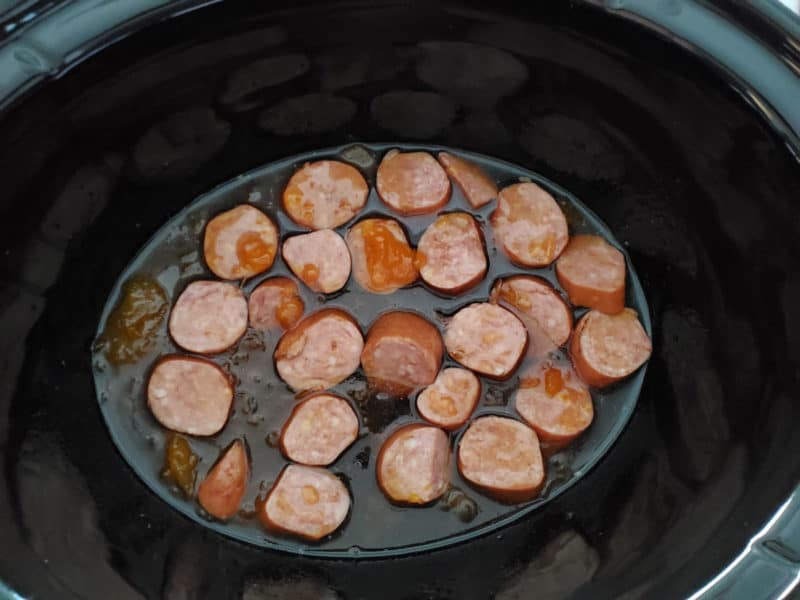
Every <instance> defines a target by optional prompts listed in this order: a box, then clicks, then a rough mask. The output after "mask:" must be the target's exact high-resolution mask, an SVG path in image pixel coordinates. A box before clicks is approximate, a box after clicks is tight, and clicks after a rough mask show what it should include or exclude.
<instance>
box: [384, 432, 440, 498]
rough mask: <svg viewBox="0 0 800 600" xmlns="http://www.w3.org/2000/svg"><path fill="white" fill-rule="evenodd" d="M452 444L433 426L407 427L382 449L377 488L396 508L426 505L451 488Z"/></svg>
mask: <svg viewBox="0 0 800 600" xmlns="http://www.w3.org/2000/svg"><path fill="white" fill-rule="evenodd" d="M449 464H450V443H449V441H448V439H447V434H446V433H445V432H444V431H442V430H441V429H439V428H438V427H431V426H430V425H420V424H413V425H407V426H405V427H402V428H400V429H398V430H397V431H395V432H394V433H393V434H392V435H390V436H389V438H388V439H387V440H386V441H385V442H384V443H383V446H381V451H380V453H379V454H378V461H377V464H376V466H375V471H376V475H377V478H378V485H379V486H380V488H381V491H382V492H383V493H384V495H386V497H387V498H388V499H389V500H390V501H391V502H394V503H396V504H406V505H415V504H427V503H429V502H433V501H434V500H436V499H437V498H438V497H439V496H441V495H442V494H444V492H445V490H447V486H448V485H449V476H448V470H449V469H448V467H449Z"/></svg>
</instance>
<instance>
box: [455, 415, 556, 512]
mask: <svg viewBox="0 0 800 600" xmlns="http://www.w3.org/2000/svg"><path fill="white" fill-rule="evenodd" d="M458 469H459V471H461V475H462V476H463V477H464V479H466V480H467V482H468V483H470V484H471V485H473V486H474V487H476V488H477V489H479V490H481V491H482V492H484V493H486V494H488V495H489V496H492V497H493V498H495V499H497V500H500V501H501V502H524V501H526V500H531V499H532V498H535V497H536V496H537V495H538V494H539V491H540V490H541V488H542V484H543V483H544V463H543V461H542V452H541V450H540V449H539V440H538V438H537V437H536V432H534V431H533V429H531V428H530V427H528V426H527V425H523V424H522V423H520V422H519V421H515V420H514V419H509V418H507V417H495V416H488V417H481V418H479V419H476V420H475V421H473V422H472V424H471V425H470V426H469V428H468V429H467V430H466V431H465V432H464V435H463V436H462V437H461V442H460V443H459V445H458Z"/></svg>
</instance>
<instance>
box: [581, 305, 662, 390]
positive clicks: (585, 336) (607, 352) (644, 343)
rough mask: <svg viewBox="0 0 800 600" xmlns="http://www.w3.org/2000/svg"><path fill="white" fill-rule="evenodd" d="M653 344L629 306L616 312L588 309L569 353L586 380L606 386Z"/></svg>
mask: <svg viewBox="0 0 800 600" xmlns="http://www.w3.org/2000/svg"><path fill="white" fill-rule="evenodd" d="M652 351H653V346H652V344H651V342H650V338H649V337H647V333H646V332H645V330H644V327H642V324H641V323H640V322H639V315H637V314H636V311H635V310H633V309H631V308H626V309H624V310H623V311H622V312H621V313H619V314H616V315H607V314H605V313H602V312H600V311H597V310H590V311H589V312H588V313H586V314H585V315H584V316H583V317H581V319H580V320H579V321H578V324H577V325H576V326H575V334H574V335H573V336H572V341H571V342H570V347H569V353H570V356H571V358H572V363H573V364H574V365H575V370H576V371H577V372H578V375H580V376H581V379H583V380H584V381H585V382H586V383H587V384H589V385H591V386H594V387H605V386H607V385H611V384H612V383H614V382H615V381H619V380H620V379H623V378H625V377H627V376H628V375H630V374H631V373H633V372H634V371H635V370H636V369H638V368H639V367H641V366H642V365H643V364H644V363H645V362H647V359H648V358H650V353H651V352H652Z"/></svg>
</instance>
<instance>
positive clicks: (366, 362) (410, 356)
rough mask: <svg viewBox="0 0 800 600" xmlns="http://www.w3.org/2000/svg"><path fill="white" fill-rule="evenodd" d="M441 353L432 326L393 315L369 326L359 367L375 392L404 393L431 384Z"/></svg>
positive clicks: (404, 314)
mask: <svg viewBox="0 0 800 600" xmlns="http://www.w3.org/2000/svg"><path fill="white" fill-rule="evenodd" d="M442 352H443V347H442V336H441V335H440V334H439V330H438V329H437V328H436V327H435V326H434V325H433V324H432V323H430V322H429V321H427V320H425V319H424V318H422V317H420V316H419V315H417V314H414V313H411V312H405V311H393V312H388V313H384V314H382V315H381V316H380V317H378V318H377V319H376V320H375V322H374V323H373V324H372V327H371V328H370V330H369V333H368V334H367V341H366V343H365V344H364V351H363V352H362V353H361V366H362V367H364V373H365V374H366V376H367V378H368V379H369V381H370V383H371V384H372V385H373V386H374V387H375V388H377V389H382V390H385V391H387V392H390V393H407V392H409V391H411V390H412V389H414V388H417V387H422V386H425V385H429V384H431V383H433V381H434V379H435V378H436V374H437V373H438V372H439V367H441V365H442Z"/></svg>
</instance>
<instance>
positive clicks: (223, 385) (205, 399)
mask: <svg viewBox="0 0 800 600" xmlns="http://www.w3.org/2000/svg"><path fill="white" fill-rule="evenodd" d="M232 402H233V385H232V384H231V380H230V379H229V378H228V376H227V375H226V374H225V373H224V371H223V370H222V369H220V368H219V367H218V366H217V365H215V364H214V363H212V362H211V361H209V360H205V359H202V358H193V357H189V356H178V355H172V356H167V357H165V358H162V359H161V360H160V361H158V363H156V366H155V368H154V369H153V372H152V373H151V374H150V379H149V381H148V382H147V406H148V407H149V408H150V411H151V412H152V413H153V416H154V417H155V418H156V420H158V422H159V423H161V424H162V425H163V426H164V427H166V428H167V429H171V430H173V431H178V432H180V433H188V434H189V435H214V434H215V433H217V432H218V431H219V430H220V429H222V428H223V427H224V426H225V422H226V421H227V420H228V415H229V414H230V411H231V403H232Z"/></svg>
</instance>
